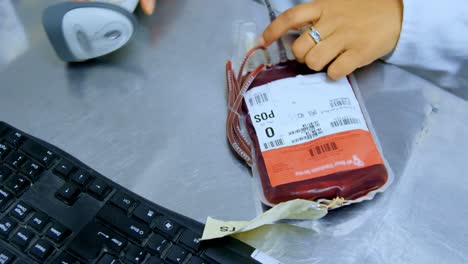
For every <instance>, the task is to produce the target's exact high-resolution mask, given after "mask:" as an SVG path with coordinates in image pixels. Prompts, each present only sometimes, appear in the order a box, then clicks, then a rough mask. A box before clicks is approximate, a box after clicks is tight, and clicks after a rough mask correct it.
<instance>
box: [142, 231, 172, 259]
mask: <svg viewBox="0 0 468 264" xmlns="http://www.w3.org/2000/svg"><path fill="white" fill-rule="evenodd" d="M168 246H169V240H167V239H166V238H165V237H163V236H161V235H158V234H154V235H153V236H152V237H151V238H150V239H149V241H148V244H147V245H146V248H147V249H148V251H149V252H150V253H151V254H152V255H157V256H161V253H162V252H163V251H164V250H165V249H166V248H167V247H168Z"/></svg>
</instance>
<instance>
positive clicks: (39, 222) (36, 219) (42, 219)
mask: <svg viewBox="0 0 468 264" xmlns="http://www.w3.org/2000/svg"><path fill="white" fill-rule="evenodd" d="M48 220H49V217H48V216H47V215H46V214H44V213H43V212H36V213H34V215H33V216H32V217H31V219H29V221H28V225H29V226H30V227H31V228H32V229H34V230H36V231H37V232H39V233H40V232H42V230H43V229H44V227H45V226H46V224H47V222H48Z"/></svg>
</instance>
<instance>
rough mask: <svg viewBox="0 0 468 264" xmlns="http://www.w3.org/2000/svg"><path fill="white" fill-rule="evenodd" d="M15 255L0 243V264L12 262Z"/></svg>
mask: <svg viewBox="0 0 468 264" xmlns="http://www.w3.org/2000/svg"><path fill="white" fill-rule="evenodd" d="M15 258H16V256H15V255H14V254H13V252H11V251H10V250H8V249H6V248H5V247H3V246H1V245H0V264H10V263H13V260H15Z"/></svg>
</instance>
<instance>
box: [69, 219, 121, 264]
mask: <svg viewBox="0 0 468 264" xmlns="http://www.w3.org/2000/svg"><path fill="white" fill-rule="evenodd" d="M126 243H127V242H126V240H125V239H124V238H122V237H121V236H119V235H118V234H116V233H115V232H114V231H112V230H110V229H109V228H107V227H105V226H103V225H101V224H99V223H95V222H91V223H89V224H87V225H86V226H85V227H84V228H83V229H82V230H81V231H80V232H79V233H78V234H77V235H76V237H75V238H74V239H73V241H72V242H71V243H70V247H69V248H70V250H72V251H73V252H75V253H76V254H77V255H78V256H80V257H81V258H83V259H85V260H86V261H88V262H91V261H93V260H94V259H96V258H97V257H98V255H99V252H100V251H101V249H102V248H103V247H104V246H105V245H107V246H108V248H109V249H110V250H111V251H113V252H115V253H119V252H120V251H121V250H122V248H123V247H124V246H125V244H126Z"/></svg>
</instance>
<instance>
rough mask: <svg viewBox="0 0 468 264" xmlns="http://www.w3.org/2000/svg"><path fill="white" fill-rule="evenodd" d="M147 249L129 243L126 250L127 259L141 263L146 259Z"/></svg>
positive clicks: (137, 263) (136, 263)
mask: <svg viewBox="0 0 468 264" xmlns="http://www.w3.org/2000/svg"><path fill="white" fill-rule="evenodd" d="M146 254H147V253H146V251H144V250H143V249H142V248H140V247H137V246H135V245H128V248H127V250H125V259H126V260H128V261H129V262H131V263H135V264H140V263H142V262H143V260H145V257H146Z"/></svg>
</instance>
